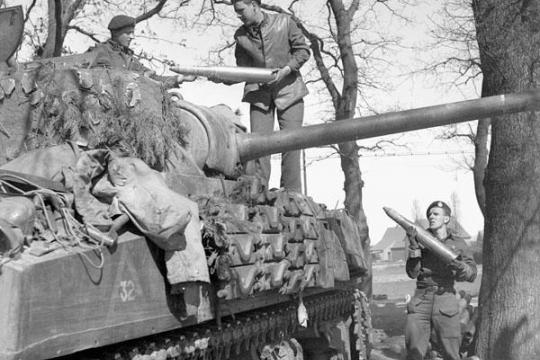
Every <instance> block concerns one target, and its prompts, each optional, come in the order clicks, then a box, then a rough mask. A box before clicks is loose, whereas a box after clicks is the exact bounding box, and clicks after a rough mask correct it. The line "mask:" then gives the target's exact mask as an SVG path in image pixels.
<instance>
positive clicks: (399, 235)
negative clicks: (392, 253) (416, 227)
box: [371, 225, 406, 251]
mask: <svg viewBox="0 0 540 360" xmlns="http://www.w3.org/2000/svg"><path fill="white" fill-rule="evenodd" d="M405 235H406V234H405V230H403V228H402V227H401V226H399V225H396V226H394V227H392V228H387V229H386V231H385V232H384V235H383V237H382V239H381V240H380V241H379V242H378V243H376V244H375V245H373V246H372V247H371V251H382V250H384V249H388V248H392V247H395V244H396V243H398V244H399V247H403V246H404V243H403V238H404V236H405Z"/></svg>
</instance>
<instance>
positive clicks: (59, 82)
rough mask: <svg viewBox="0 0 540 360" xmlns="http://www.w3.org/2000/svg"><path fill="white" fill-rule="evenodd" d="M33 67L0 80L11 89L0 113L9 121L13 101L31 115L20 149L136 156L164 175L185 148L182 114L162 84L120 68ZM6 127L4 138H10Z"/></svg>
mask: <svg viewBox="0 0 540 360" xmlns="http://www.w3.org/2000/svg"><path fill="white" fill-rule="evenodd" d="M34 66H36V68H34V69H32V70H28V71H25V72H22V73H20V72H19V73H13V74H11V75H3V76H2V79H0V83H2V84H7V85H10V86H7V85H6V86H5V87H4V86H2V89H3V90H0V92H1V93H2V97H1V99H2V102H1V103H0V108H1V107H6V110H4V111H3V114H4V115H5V116H6V117H8V116H9V115H10V112H12V111H13V110H8V109H7V107H8V106H9V105H10V103H11V102H18V103H21V104H22V106H23V107H29V110H30V111H29V113H28V115H27V116H28V119H25V121H24V122H25V123H27V126H28V129H27V131H28V133H27V136H26V138H25V141H24V144H23V145H22V146H21V148H20V149H19V150H22V149H24V150H32V149H38V148H45V147H49V146H53V145H58V144H63V143H66V142H70V141H72V142H75V143H76V144H77V145H79V146H82V147H86V148H90V149H112V150H115V151H117V152H119V153H121V154H123V155H125V156H132V157H138V158H140V159H142V160H143V161H145V162H146V163H148V164H149V165H150V166H151V167H153V168H155V169H158V170H162V169H163V168H164V167H165V164H166V162H167V159H168V158H169V157H170V156H171V153H172V152H174V151H175V149H176V148H177V147H178V145H183V144H184V139H185V135H186V129H185V127H184V126H183V125H182V121H181V116H180V111H179V110H178V109H177V108H176V107H175V106H174V104H173V103H172V101H171V99H170V96H169V95H168V94H167V92H166V91H165V89H164V88H163V87H162V86H161V84H160V83H158V82H156V81H153V80H151V79H149V78H147V77H144V76H141V75H138V74H136V73H132V72H126V71H122V70H119V69H84V68H77V67H71V68H67V69H62V68H59V65H57V64H54V63H48V62H43V63H40V64H37V65H34ZM19 89H21V90H22V91H19ZM14 92H15V96H12V94H13V93H14ZM21 98H22V99H21ZM21 100H22V101H21ZM0 111H2V110H0ZM14 116H15V114H11V117H12V118H13V117H14ZM7 122H8V124H4V127H6V129H4V131H3V133H4V136H6V134H8V135H9V126H10V125H9V120H8V121H7ZM14 155H16V154H11V157H14Z"/></svg>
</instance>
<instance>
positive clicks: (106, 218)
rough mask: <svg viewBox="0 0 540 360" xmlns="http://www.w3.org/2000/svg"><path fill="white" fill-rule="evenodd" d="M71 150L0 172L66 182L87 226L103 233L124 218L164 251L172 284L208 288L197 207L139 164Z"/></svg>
mask: <svg viewBox="0 0 540 360" xmlns="http://www.w3.org/2000/svg"><path fill="white" fill-rule="evenodd" d="M74 148H75V149H76V147H71V146H69V145H61V146H56V147H51V148H47V149H40V150H34V151H31V152H28V153H26V154H25V155H24V156H22V157H20V158H18V159H15V160H13V161H11V162H9V163H8V164H6V165H4V166H3V167H2V168H4V169H9V170H12V171H18V172H21V173H27V174H33V175H39V176H44V177H46V178H54V179H55V180H57V181H62V182H64V184H65V185H66V187H67V188H68V189H73V193H74V196H75V207H76V210H77V212H78V213H79V214H80V215H81V217H82V218H83V220H84V222H85V223H87V224H92V225H97V226H98V227H99V228H104V227H106V226H107V225H110V224H111V222H112V218H113V217H114V216H115V215H119V214H127V215H128V216H129V218H130V219H131V221H132V222H133V223H134V224H135V225H136V226H137V228H138V229H139V230H140V231H141V232H142V233H144V234H145V235H146V236H147V237H148V238H149V239H150V240H151V241H152V242H154V243H155V244H156V245H157V246H158V247H160V248H162V249H163V250H165V252H166V254H165V260H166V267H167V278H168V280H169V282H170V283H171V284H176V283H181V282H188V281H204V282H209V275H208V268H207V265H206V257H205V253H204V249H203V247H202V241H201V234H200V223H199V214H198V207H197V204H196V203H194V202H193V201H191V200H189V199H187V198H185V197H183V196H182V195H180V194H178V193H176V192H174V191H172V190H171V189H170V188H168V187H167V185H166V184H165V181H164V178H163V175H162V174H161V173H159V172H157V171H155V170H153V169H151V168H150V167H149V166H148V165H146V164H145V163H144V162H143V161H142V160H139V159H136V158H129V157H117V156H115V155H114V154H113V153H112V152H110V151H107V150H91V151H86V152H79V151H77V150H74ZM20 159H24V161H22V160H20ZM44 159H46V160H47V161H42V160H44ZM36 164H40V165H41V166H36ZM45 165H46V166H45ZM46 169H48V171H47V170H46Z"/></svg>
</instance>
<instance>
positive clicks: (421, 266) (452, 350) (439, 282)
mask: <svg viewBox="0 0 540 360" xmlns="http://www.w3.org/2000/svg"><path fill="white" fill-rule="evenodd" d="M450 215H451V210H450V207H448V205H447V204H446V203H444V202H442V201H435V202H433V203H432V204H431V205H429V207H428V209H427V211H426V216H427V218H428V220H429V228H428V231H429V232H430V233H431V234H432V235H433V236H434V237H436V238H437V239H438V240H439V241H440V242H442V243H443V244H444V245H446V246H447V247H448V248H450V249H451V250H453V251H454V252H455V253H457V254H458V258H457V259H455V260H453V261H452V263H450V264H446V263H445V262H443V261H442V260H441V259H439V258H438V257H437V256H436V255H435V254H434V253H433V252H431V251H429V249H427V248H423V247H422V246H421V244H420V243H419V242H418V241H417V239H416V234H415V233H410V234H408V236H409V255H408V258H407V263H406V271H407V275H408V276H409V277H410V278H412V279H416V290H415V293H414V296H413V298H412V299H411V301H410V302H409V303H408V305H407V323H406V326H405V344H406V347H407V359H408V360H423V359H424V356H425V355H426V352H427V349H428V345H429V341H430V336H431V335H432V332H433V335H434V337H433V340H434V343H433V344H432V345H433V347H434V348H435V349H436V350H437V351H438V352H439V353H440V355H441V356H442V357H443V359H445V360H458V359H460V355H459V347H460V342H461V326H460V317H459V301H458V299H457V297H456V290H455V288H454V282H455V281H469V282H473V281H474V279H475V278H476V264H475V262H474V260H473V258H472V256H471V254H470V251H469V250H468V248H467V244H466V243H465V241H464V240H463V239H461V238H458V237H456V236H455V235H453V234H452V233H450V231H449V229H448V222H449V221H450Z"/></svg>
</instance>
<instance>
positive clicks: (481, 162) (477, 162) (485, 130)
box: [473, 95, 491, 217]
mask: <svg viewBox="0 0 540 360" xmlns="http://www.w3.org/2000/svg"><path fill="white" fill-rule="evenodd" d="M483 96H487V95H483ZM490 124H491V122H490V120H489V119H480V120H478V125H477V126H476V136H475V137H474V166H473V179H474V192H475V194H476V202H478V207H479V208H480V211H482V215H484V217H485V216H486V189H485V187H484V178H485V174H486V167H487V163H488V157H489V150H488V147H487V143H488V137H489V128H490Z"/></svg>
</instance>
